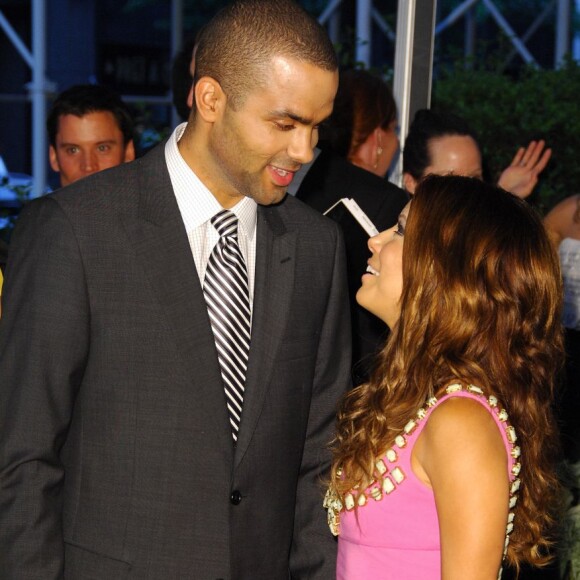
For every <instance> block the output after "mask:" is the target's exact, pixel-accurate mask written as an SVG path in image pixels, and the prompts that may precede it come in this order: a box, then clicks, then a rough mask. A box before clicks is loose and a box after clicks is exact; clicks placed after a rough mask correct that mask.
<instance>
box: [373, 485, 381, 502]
mask: <svg viewBox="0 0 580 580" xmlns="http://www.w3.org/2000/svg"><path fill="white" fill-rule="evenodd" d="M371 497H372V498H373V499H374V500H375V501H380V500H381V499H383V492H382V491H381V488H380V487H373V489H371Z"/></svg>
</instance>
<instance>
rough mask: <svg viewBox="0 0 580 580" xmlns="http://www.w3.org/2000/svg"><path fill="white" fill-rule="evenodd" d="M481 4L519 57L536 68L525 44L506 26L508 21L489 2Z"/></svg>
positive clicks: (534, 61)
mask: <svg viewBox="0 0 580 580" xmlns="http://www.w3.org/2000/svg"><path fill="white" fill-rule="evenodd" d="M483 3H484V4H485V6H486V8H487V9H488V10H489V13H490V14H491V16H492V17H493V19H494V20H495V21H496V22H497V25H498V26H499V27H500V28H501V29H502V30H503V31H504V32H505V34H506V36H507V37H508V38H509V41H510V42H511V43H512V44H513V45H514V48H515V49H516V50H517V51H518V52H519V53H520V56H521V57H522V58H523V59H524V61H525V62H526V63H528V64H533V65H535V66H538V63H537V62H536V59H535V58H534V57H533V56H532V55H531V53H530V51H529V50H528V49H527V48H526V46H525V44H524V43H523V42H522V41H521V40H520V39H519V38H518V36H517V34H516V33H515V32H514V30H513V29H512V27H511V26H510V25H509V24H508V21H507V20H506V19H505V18H504V17H503V15H502V13H501V12H500V11H499V10H498V9H497V6H496V5H495V4H494V3H493V2H492V1H491V0H483Z"/></svg>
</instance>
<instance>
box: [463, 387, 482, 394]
mask: <svg viewBox="0 0 580 580" xmlns="http://www.w3.org/2000/svg"><path fill="white" fill-rule="evenodd" d="M467 390H468V391H469V392H470V393H475V394H476V395H483V391H482V390H481V389H480V388H479V387H476V386H475V385H469V386H468V387H467Z"/></svg>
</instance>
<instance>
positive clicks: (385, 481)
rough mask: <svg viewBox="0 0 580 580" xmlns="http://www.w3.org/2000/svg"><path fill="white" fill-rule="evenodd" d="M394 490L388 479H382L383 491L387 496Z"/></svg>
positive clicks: (393, 485)
mask: <svg viewBox="0 0 580 580" xmlns="http://www.w3.org/2000/svg"><path fill="white" fill-rule="evenodd" d="M394 489H395V484H394V483H393V482H392V481H391V478H390V477H385V479H383V491H384V492H385V493H386V494H387V495H389V493H391V492H392V491H394Z"/></svg>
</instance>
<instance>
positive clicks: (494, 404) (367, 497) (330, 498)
mask: <svg viewBox="0 0 580 580" xmlns="http://www.w3.org/2000/svg"><path fill="white" fill-rule="evenodd" d="M458 391H466V392H469V393H472V394H474V395H477V396H478V397H481V398H483V399H485V400H486V401H487V403H488V404H489V406H490V407H491V408H492V409H493V410H494V412H495V413H496V416H497V418H498V420H499V421H500V424H501V425H502V426H503V428H504V430H505V433H506V437H507V440H508V442H509V444H510V446H511V449H510V454H511V456H512V457H513V458H514V459H515V460H516V463H515V464H514V465H513V467H512V470H511V471H512V474H513V475H514V477H515V478H516V479H514V481H513V482H511V483H510V494H509V514H508V522H507V526H506V538H505V543H504V552H503V555H504V557H505V555H506V553H507V548H508V545H509V540H510V534H511V532H512V530H513V527H514V524H513V522H514V513H513V511H512V510H513V509H514V507H515V506H516V503H517V493H518V490H519V488H520V480H519V478H518V475H519V473H520V471H521V467H522V466H521V458H520V456H521V450H520V448H519V446H517V445H516V441H517V435H516V431H515V429H514V427H513V426H511V425H510V424H509V423H508V419H509V417H508V413H507V411H506V410H505V409H502V408H500V406H499V401H498V399H497V397H494V396H493V395H490V396H489V397H486V396H485V393H484V392H483V389H481V388H480V387H477V386H475V385H467V386H464V385H463V384H461V383H453V384H451V385H449V386H448V387H447V388H446V389H445V392H444V393H445V394H447V395H449V394H451V393H455V392H458ZM438 402H439V399H437V398H436V397H430V398H429V399H427V401H426V403H425V405H424V406H423V407H422V408H421V409H419V410H418V411H417V414H416V416H415V417H414V418H413V419H411V420H409V421H408V422H407V424H406V425H405V427H403V431H402V433H400V434H399V435H397V437H395V440H394V444H393V445H392V447H390V448H389V449H388V450H387V451H386V453H385V454H384V455H383V456H382V457H381V458H379V459H378V460H377V461H376V463H375V467H376V470H375V473H374V475H375V479H374V480H373V482H372V483H371V484H370V485H369V487H367V489H365V490H364V491H359V490H356V489H353V490H351V491H350V492H349V493H347V494H346V496H345V497H344V505H343V502H342V500H341V498H340V496H339V495H338V494H337V493H336V491H335V490H334V489H333V488H332V486H329V488H328V490H327V492H326V496H325V497H324V503H323V506H324V508H325V509H326V510H327V514H328V526H329V528H330V531H331V532H332V534H333V535H334V536H338V535H339V534H340V512H342V511H352V510H353V509H355V507H356V506H357V505H358V507H359V508H362V507H364V506H365V505H367V503H369V502H370V501H381V500H382V499H383V498H384V497H385V496H388V495H390V494H391V493H393V492H394V491H396V490H397V489H398V487H400V486H401V485H402V484H403V483H404V482H405V479H406V475H405V473H404V472H403V470H402V469H401V468H400V467H399V466H398V465H393V464H396V462H397V461H398V458H399V455H398V451H400V450H401V449H403V448H404V447H406V445H407V438H408V437H409V436H410V435H412V434H413V432H414V431H415V429H416V428H417V426H418V424H419V423H420V422H421V421H423V420H424V419H425V417H426V416H427V413H428V410H429V409H430V408H432V407H434V406H435V405H436V404H437V403H438ZM337 475H338V476H339V477H340V475H341V470H339V471H338V473H337ZM501 574H502V570H501V569H500V571H499V575H498V579H499V578H501Z"/></svg>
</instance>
